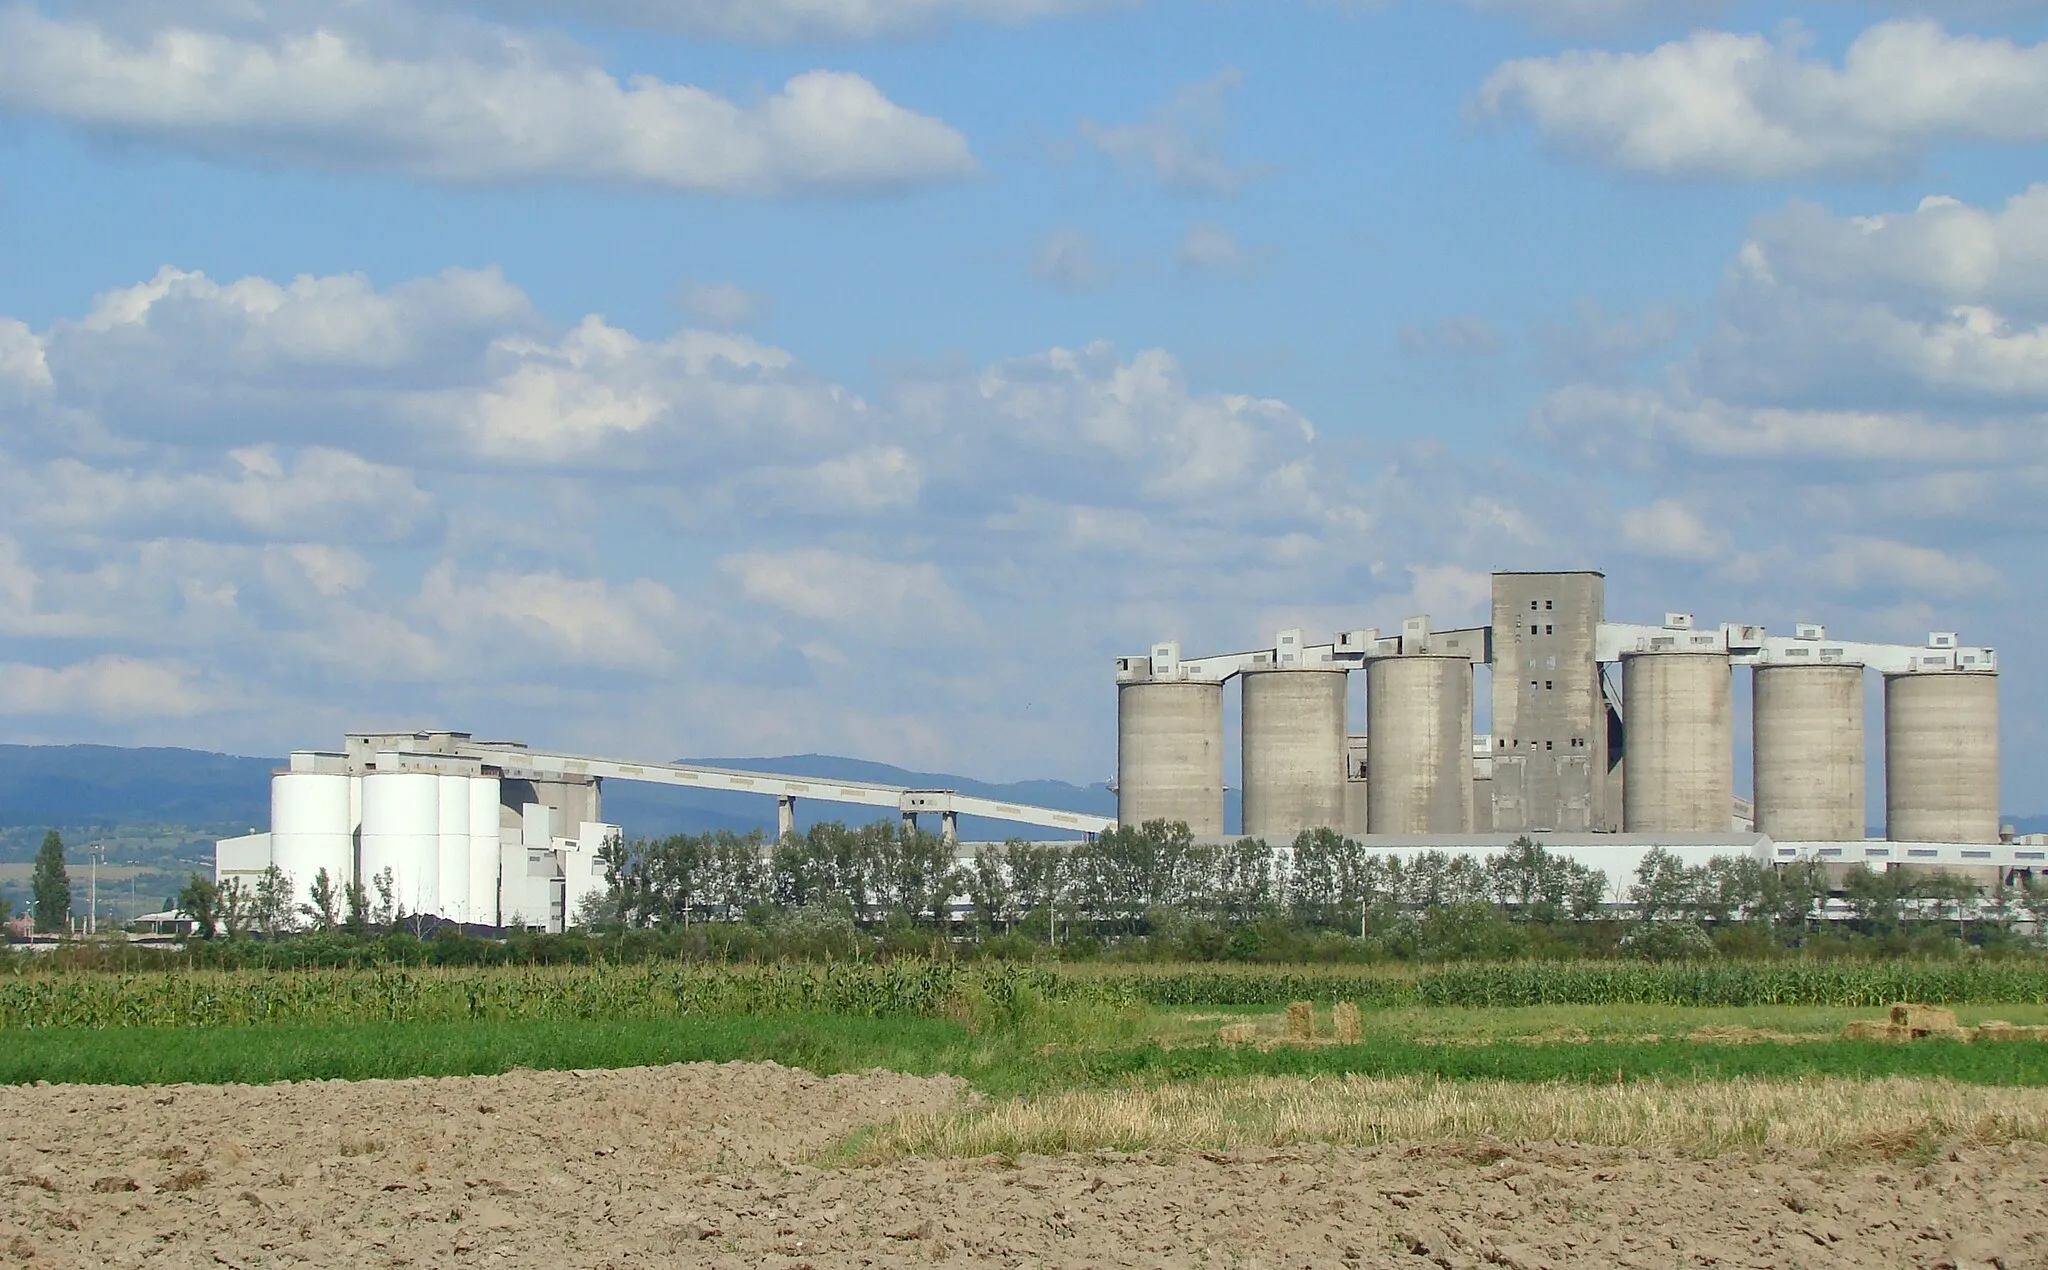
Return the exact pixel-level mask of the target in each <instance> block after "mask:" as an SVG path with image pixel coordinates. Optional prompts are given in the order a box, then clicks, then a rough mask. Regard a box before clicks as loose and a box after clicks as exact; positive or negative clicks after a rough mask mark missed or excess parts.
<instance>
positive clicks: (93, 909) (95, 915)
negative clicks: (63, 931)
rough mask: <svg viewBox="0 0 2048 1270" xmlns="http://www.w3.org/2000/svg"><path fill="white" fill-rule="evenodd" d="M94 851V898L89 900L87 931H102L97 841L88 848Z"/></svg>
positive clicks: (89, 933) (88, 932)
mask: <svg viewBox="0 0 2048 1270" xmlns="http://www.w3.org/2000/svg"><path fill="white" fill-rule="evenodd" d="M86 850H87V851H90V852H91V853H92V899H91V900H90V901H89V902H88V907H87V909H86V917H85V933H86V934H88V935H97V934H99V933H100V850H101V848H100V844H99V843H97V842H95V843H93V844H92V845H91V846H90V847H87V848H86Z"/></svg>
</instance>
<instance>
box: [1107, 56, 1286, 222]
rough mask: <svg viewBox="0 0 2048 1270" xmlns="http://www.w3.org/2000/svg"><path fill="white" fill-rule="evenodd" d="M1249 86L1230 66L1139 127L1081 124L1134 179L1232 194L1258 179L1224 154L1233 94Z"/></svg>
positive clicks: (1174, 99)
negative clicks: (1228, 108) (1224, 135)
mask: <svg viewBox="0 0 2048 1270" xmlns="http://www.w3.org/2000/svg"><path fill="white" fill-rule="evenodd" d="M1243 82H1244V75H1243V73H1242V72H1240V71H1238V70H1236V69H1234V68H1231V67H1225V68H1224V69H1223V70H1222V71H1220V72H1218V73H1217V74H1215V75H1213V76H1211V77H1210V78H1208V79H1205V80H1201V81H1199V82H1197V83H1193V84H1188V85H1186V86H1184V87H1182V88H1181V89H1179V90H1178V91H1176V92H1175V93H1174V95H1173V97H1172V98H1171V99H1170V100H1169V101H1168V102H1167V103H1166V104H1165V105H1163V106H1161V107H1160V108H1159V109H1157V110H1155V111H1153V112H1152V114H1151V115H1150V116H1149V117H1147V118H1146V119H1145V120H1143V121H1142V122H1140V123H1131V124H1100V123H1096V122H1095V121H1094V120H1086V119H1084V120H1082V121H1081V137H1082V139H1083V140H1085V141H1087V142H1088V144H1089V145H1091V146H1093V147H1094V148H1095V149H1096V150H1097V151H1099V152H1100V153H1102V154H1103V155H1105V156H1107V157H1108V158H1109V159H1111V160H1112V161H1114V162H1115V163H1116V164H1117V166H1119V167H1121V168H1122V169H1123V170H1124V172H1125V173H1126V174H1127V175H1128V176H1130V177H1131V178H1132V179H1133V180H1141V181H1145V182H1147V183H1150V184H1155V185H1158V186H1160V187H1161V188H1163V189H1168V190H1173V191H1176V192H1178V193H1183V194H1229V193H1232V192H1234V191H1236V190H1238V189H1240V188H1242V187H1243V186H1244V185H1245V184H1246V183H1247V182H1249V181H1251V180H1253V179H1255V178H1256V177H1257V176H1258V175H1259V170H1258V169H1257V168H1254V167H1248V166H1239V165H1235V164H1233V163H1231V162H1230V160H1229V159H1228V158H1226V157H1225V156H1224V153H1223V134H1224V132H1225V130H1226V126H1227V122H1228V120H1227V116H1226V108H1227V106H1228V105H1229V101H1230V96H1231V94H1232V93H1234V92H1235V91H1236V90H1237V87H1238V85H1239V84H1241V83H1243Z"/></svg>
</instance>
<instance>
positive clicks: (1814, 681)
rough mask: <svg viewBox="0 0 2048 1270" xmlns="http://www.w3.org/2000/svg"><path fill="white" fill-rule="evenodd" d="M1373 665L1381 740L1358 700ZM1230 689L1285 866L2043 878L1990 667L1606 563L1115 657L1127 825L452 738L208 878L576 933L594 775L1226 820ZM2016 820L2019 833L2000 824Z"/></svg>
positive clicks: (1027, 822)
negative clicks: (1483, 689)
mask: <svg viewBox="0 0 2048 1270" xmlns="http://www.w3.org/2000/svg"><path fill="white" fill-rule="evenodd" d="M1738 666H1746V667H1748V668H1749V669H1750V675H1751V680H1752V688H1753V697H1752V704H1753V709H1752V726H1753V729H1754V732H1753V738H1752V740H1753V744H1752V747H1751V749H1752V753H1753V761H1754V773H1753V776H1754V782H1753V789H1754V799H1753V800H1744V799H1740V798H1738V797H1737V796H1736V794H1735V780H1734V753H1735V746H1734V742H1735V737H1734V722H1733V720H1734V705H1733V678H1734V671H1735V668H1736V667H1738ZM1481 667H1485V668H1487V669H1488V670H1489V671H1490V673H1491V680H1492V731H1491V732H1489V733H1478V732H1476V730H1475V728H1474V698H1475V678H1476V674H1477V672H1478V670H1479V669H1480V668H1481ZM1353 672H1362V673H1363V674H1364V676H1365V689H1366V692H1365V697H1366V730H1365V731H1364V732H1363V733H1353V732H1352V731H1351V729H1350V726H1349V722H1350V721H1349V720H1348V718H1347V711H1348V704H1349V699H1350V687H1351V683H1350V677H1351V675H1352V673H1353ZM1873 672H1875V673H1877V674H1879V675H1881V676H1882V677H1883V683H1884V698H1883V700H1884V720H1883V722H1884V754H1883V762H1884V777H1885V790H1886V796H1885V808H1884V838H1883V839H1881V840H1877V841H1869V840H1867V833H1866V828H1865V826H1866V824H1867V823H1868V819H1867V815H1866V808H1865V805H1864V802H1865V793H1864V791H1865V777H1866V768H1867V762H1868V760H1867V756H1866V754H1865V743H1864V732H1865V729H1864V722H1865V720H1864V689H1865V679H1866V676H1867V675H1869V674H1870V673H1873ZM1231 680H1237V681H1238V683H1239V699H1240V704H1241V715H1240V725H1241V726H1240V734H1241V745H1240V751H1241V762H1242V771H1241V789H1242V795H1243V815H1242V826H1241V828H1239V829H1238V830H1237V832H1239V833H1241V834H1242V835H1243V836H1247V837H1254V838H1260V839H1263V840H1264V841H1266V842H1267V843H1269V844H1271V845H1272V846H1273V847H1274V848H1275V850H1276V852H1279V853H1280V854H1281V855H1282V856H1283V857H1284V855H1285V853H1286V850H1287V848H1288V847H1289V846H1290V845H1291V844H1292V843H1293V842H1294V840H1295V838H1296V836H1297V835H1299V834H1300V833H1302V832H1303V831H1307V830H1318V829H1330V830H1335V831H1338V832H1341V833H1345V834H1349V835H1352V836H1354V837H1357V838H1359V839H1360V840H1361V841H1363V842H1364V843H1365V844H1366V845H1367V846H1368V848H1370V849H1372V850H1375V851H1377V852H1382V853H1385V854H1388V855H1393V856H1404V855H1411V854H1414V853H1417V852H1422V851H1430V850H1442V851H1456V852H1466V853H1471V854H1475V855H1481V856H1485V855H1490V854H1492V853H1494V852H1497V851H1500V850H1503V849H1505V848H1506V847H1507V845H1508V844H1509V843H1511V842H1512V841H1513V840H1514V839H1515V838H1517V837H1519V836H1521V835H1524V834H1529V835H1540V836H1541V837H1540V840H1541V841H1542V842H1543V843H1544V845H1545V846H1546V848H1548V849H1550V850H1552V851H1554V852H1557V853H1559V854H1563V855H1567V856H1570V857H1573V858H1575V859H1578V860H1579V861H1580V862H1582V863H1585V864H1588V865H1590V866H1592V867H1595V868H1599V869H1602V870H1604V871H1605V872H1606V873H1607V874H1608V876H1609V878H1610V879H1614V878H1624V877H1626V876H1627V875H1628V874H1629V873H1630V872H1632V871H1633V869H1634V867H1635V864H1636V862H1637V861H1638V860H1640V858H1641V857H1642V856H1643V855H1644V854H1645V853H1647V852H1648V851H1649V850H1651V849H1652V848H1657V849H1662V850H1667V851H1670V852H1672V853H1674V854H1676V855H1678V856H1679V857H1680V858H1681V859H1684V860H1686V861H1687V862H1688V863H1701V862H1704V861H1705V860H1706V859H1708V858H1711V857H1712V856H1716V855H1723V856H1725V855H1752V856H1754V857H1756V858H1758V859H1760V860H1764V861H1772V862H1778V863H1784V862H1787V861H1790V860H1795V859H1814V860H1819V861H1823V862H1827V863H1831V864H1836V865H1841V866H1848V865H1852V864H1865V865H1868V866H1870V867H1873V868H1886V867H1891V866H1897V865H1927V866H1938V867H1944V868H1950V869H1959V870H1969V871H1971V872H1973V873H1981V874H1983V875H1986V876H1988V875H1990V874H1992V873H1994V872H1996V873H2002V874H2010V873H2013V872H2017V871H2027V872H2032V871H2035V870H2039V869H2043V868H2048V842H2037V841H2033V840H2019V841H2011V840H2002V836H2001V832H2000V825H1999V799H1998V793H1999V789H1998V769H1999V738H1998V658H1997V654H1996V653H1995V652H1994V651H1993V650H1991V649H1988V648H1969V647H1964V646H1962V645H1961V644H1960V643H1959V642H1958V640H1957V637H1956V636H1955V635H1953V634H1947V633H1940V632H1937V633H1935V634H1933V635H1930V636H1929V638H1928V641H1927V643H1926V645H1925V646H1923V647H1907V646H1899V645H1888V644H1865V643H1855V642H1850V641H1845V640H1841V639H1836V638H1833V637H1832V636H1830V635H1829V633H1828V631H1827V630H1826V629H1825V628H1823V627H1820V626H1800V627H1798V628H1797V629H1796V630H1795V632H1794V633H1793V634H1792V635H1790V636H1767V635H1766V634H1765V632H1764V630H1763V628H1762V627H1759V626H1750V625H1721V626H1716V627H1709V626H1703V625H1701V624H1699V623H1698V622H1696V621H1695V620H1694V619H1693V617H1692V616H1691V615H1689V614H1682V613H1669V614H1666V615H1665V616H1664V619H1663V622H1662V623H1661V624H1660V625H1655V626H1648V625H1628V624H1620V623H1611V622H1609V621H1607V620H1606V579H1605V577H1604V575H1602V574H1600V573H1596V572H1577V573H1501V574H1496V575H1494V579H1493V620H1492V624H1491V625H1488V626H1481V627H1474V628H1469V629H1463V630H1453V631H1436V630H1433V629H1431V623H1430V620H1429V619H1428V618H1427V617H1416V618H1410V619H1408V620H1406V621H1405V622H1404V623H1403V625H1402V628H1401V631H1400V633H1399V634H1387V635H1382V634H1381V633H1380V632H1379V631H1377V630H1355V631H1347V632H1341V633H1339V634H1337V635H1336V636H1335V637H1334V638H1333V639H1332V641H1331V642H1329V643H1327V644H1309V643H1307V642H1306V640H1305V639H1304V637H1303V633H1302V632H1300V631H1283V632H1281V633H1280V634H1279V635H1278V636H1277V637H1276V639H1275V641H1274V644H1273V646H1272V647H1270V648H1264V649H1256V650H1253V651H1249V652H1240V653H1230V654H1224V655H1219V656H1208V657H1187V656H1184V655H1183V654H1182V651H1181V649H1180V646H1179V645H1177V644H1174V643H1171V642H1167V643H1160V644H1157V645H1155V646H1154V647H1153V648H1152V650H1151V652H1150V654H1149V655H1147V656H1140V657H1125V658H1121V659H1119V660H1118V661H1117V663H1116V682H1117V774H1116V784H1115V789H1116V796H1117V817H1116V819H1115V820H1111V819H1108V818H1106V817H1099V816H1089V815H1085V814H1081V813H1076V812H1070V811H1062V810H1059V809H1054V808H1044V807H1032V806H1025V805H1021V804H1012V803H1003V802H997V801H994V800H990V799H984V798H974V797H969V796H965V795H961V794H958V793H956V792H953V791H947V790H916V789H905V788H899V787H895V786H888V785H876V784H870V783H865V782H858V781H830V780H819V779H811V778H797V777H791V776H787V775H782V774H776V773H768V772H747V771H733V770H728V769H722V768H711V767H701V766H692V765H688V764H670V763H634V762H624V761H618V760H609V759H601V758H593V757H589V756H581V755H571V754H558V753H547V752H541V751H536V750H534V749H531V748H529V747H527V746H525V745H523V744H520V743H517V742H508V741H479V740H476V739H474V738H472V737H471V736H470V735H469V734H467V733H461V732H400V733H357V734H351V735H350V736H348V737H347V738H346V741H345V744H344V747H343V748H342V749H341V750H339V751H304V752H300V753H295V754H293V755H292V756H291V760H290V763H289V765H288V767H287V768H286V769H285V770H282V771H279V772H278V773H276V775H275V776H274V777H273V779H272V785H271V827H270V832H268V833H259V834H251V835H249V836H247V837H243V838H235V839H229V840H226V841H224V842H222V843H220V844H219V847H218V851H217V857H216V866H215V867H216V874H217V876H218V877H219V878H220V879H221V880H223V881H226V880H230V879H241V880H244V881H245V882H246V881H247V880H249V879H251V878H254V877H257V876H260V875H261V874H263V873H264V872H265V871H266V870H267V869H269V868H271V867H272V866H275V867H276V868H278V869H280V870H281V871H282V872H284V873H285V874H287V875H288V876H289V877H290V879H291V884H292V887H293V890H294V894H295V897H296V898H297V900H299V901H303V900H304V899H305V898H306V896H307V892H308V888H309V887H311V886H312V884H313V881H314V879H315V878H316V877H318V875H319V874H320V873H321V872H322V871H325V873H326V874H327V877H328V879H329V881H330V884H331V885H333V886H334V887H335V888H336V889H337V890H339V889H340V888H341V887H343V886H345V885H347V884H349V883H360V884H362V885H363V886H365V887H366V888H367V887H369V886H370V885H372V884H373V883H374V882H381V883H382V886H383V888H385V889H388V890H389V892H390V893H391V895H392V897H393V900H394V901H395V903H396V904H397V905H398V906H399V907H401V908H402V909H403V910H404V911H405V912H407V913H412V914H430V915H433V916H436V917H439V918H442V919H445V920H448V921H454V922H459V923H463V924H466V925H474V926H482V927H492V928H504V927H509V926H526V927H531V928H536V929H544V930H554V931H560V930H562V929H564V928H565V926H566V925H567V924H568V923H569V922H570V921H571V920H573V915H574V913H575V912H576V909H577V906H578V905H579V904H580V903H581V901H582V900H583V898H584V897H585V896H587V895H589V894H591V893H592V892H593V891H598V892H601V891H602V890H603V888H604V885H605V882H604V866H603V861H602V859H601V858H600V855H599V852H600V851H601V850H602V849H603V847H604V845H605V843H606V842H607V841H609V840H610V839H612V838H615V837H617V836H619V835H620V833H621V830H620V828H619V827H618V826H615V825H609V824H606V823H604V821H603V819H602V812H601V785H602V782H603V781H605V780H607V779H611V780H629V781H647V782H653V783H658V784H665V785H670V786H678V787H684V788H695V789H713V790H723V791H729V792H740V793H748V794H755V795H760V796H764V797H773V798H775V799H776V800H777V805H778V809H779V816H778V824H779V828H780V831H781V832H782V833H784V834H787V833H789V832H791V831H792V830H793V828H794V826H795V806H796V803H797V800H799V799H812V800H820V801H825V802H832V803H841V804H847V805H851V806H856V807H866V808H870V809H875V810H882V809H887V810H893V811H894V812H896V813H897V814H900V815H901V816H902V817H903V818H904V819H905V821H906V822H910V823H915V822H916V820H917V818H918V817H920V816H924V815H931V816H934V817H936V818H937V819H938V822H939V828H940V832H941V834H942V836H943V837H944V838H945V839H946V840H947V841H950V842H953V843H955V844H957V845H961V847H962V850H963V853H964V852H965V850H966V847H965V845H964V844H959V832H958V826H959V817H960V816H961V815H963V814H965V815H970V816H977V817H983V818H987V819H991V820H996V821H1003V822H1007V823H1010V824H1015V825H1020V826H1026V827H1036V828H1043V829H1053V830H1059V831H1062V832H1065V833H1068V834H1098V833H1103V832H1106V831H1108V830H1110V829H1112V828H1114V827H1116V825H1117V824H1119V823H1121V824H1124V825H1138V824H1144V823H1147V822H1150V821H1155V820H1164V821H1169V822H1181V823H1185V824H1186V825H1187V826H1188V827H1189V829H1190V830H1191V831H1192V832H1193V833H1194V835H1195V836H1196V837H1198V838H1219V837H1222V836H1224V835H1225V834H1226V833H1228V832H1230V831H1231V827H1230V826H1227V825H1226V824H1225V812H1224V808H1225V784H1226V782H1225V774H1224V764H1225V740H1224V737H1225V720H1224V706H1225V701H1224V696H1225V694H1224V687H1225V685H1226V684H1227V683H1229V682H1230V681H1231ZM2008 837H2009V835H2008Z"/></svg>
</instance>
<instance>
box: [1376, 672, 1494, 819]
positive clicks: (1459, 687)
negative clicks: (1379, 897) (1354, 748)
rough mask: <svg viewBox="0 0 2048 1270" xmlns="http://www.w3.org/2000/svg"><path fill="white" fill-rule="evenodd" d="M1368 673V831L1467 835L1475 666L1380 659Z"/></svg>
mask: <svg viewBox="0 0 2048 1270" xmlns="http://www.w3.org/2000/svg"><path fill="white" fill-rule="evenodd" d="M1365 674H1366V691H1365V710H1366V718H1367V720H1368V726H1367V728H1366V731H1367V732H1368V733H1370V735H1371V741H1370V745H1371V750H1370V754H1369V757H1368V759H1367V762H1366V817H1367V820H1366V828H1367V831H1368V832H1370V833H1374V834H1427V833H1471V832H1472V768H1473V762H1472V663H1471V662H1470V661H1469V660H1467V659H1466V658H1463V657H1441V656H1429V655H1427V654H1423V655H1418V656H1411V657H1380V658H1375V659H1374V660H1372V661H1369V662H1367V663H1366V665H1365Z"/></svg>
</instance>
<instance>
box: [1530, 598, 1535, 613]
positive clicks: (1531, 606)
mask: <svg viewBox="0 0 2048 1270" xmlns="http://www.w3.org/2000/svg"><path fill="white" fill-rule="evenodd" d="M1529 611H1530V612H1531V613H1534V612H1535V611H1536V601H1534V600H1531V601H1529Z"/></svg>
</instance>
